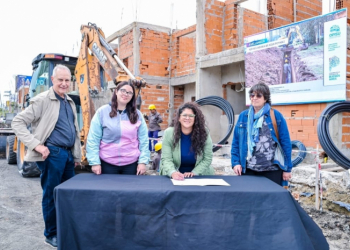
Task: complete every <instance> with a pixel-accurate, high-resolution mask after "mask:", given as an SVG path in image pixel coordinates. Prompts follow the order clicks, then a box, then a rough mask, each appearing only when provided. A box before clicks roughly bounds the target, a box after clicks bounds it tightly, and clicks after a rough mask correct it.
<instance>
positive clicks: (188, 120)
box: [160, 102, 214, 180]
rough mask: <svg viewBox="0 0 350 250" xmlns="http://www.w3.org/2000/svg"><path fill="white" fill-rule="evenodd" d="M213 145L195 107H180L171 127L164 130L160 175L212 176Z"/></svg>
mask: <svg viewBox="0 0 350 250" xmlns="http://www.w3.org/2000/svg"><path fill="white" fill-rule="evenodd" d="M212 158H213V144H212V141H211V138H210V135H209V131H208V129H207V128H206V126H205V119H204V115H203V113H202V111H201V110H200V109H199V106H198V104H196V103H193V102H188V103H185V104H183V105H182V106H180V107H179V108H178V110H177V112H176V116H175V118H174V120H173V122H172V125H171V127H169V128H168V129H166V130H165V132H164V135H163V143H162V158H161V168H160V174H161V175H167V176H169V177H171V178H173V179H175V180H183V179H184V178H185V177H193V176H195V175H213V174H214V169H213V168H212V167H211V165H210V164H211V161H212Z"/></svg>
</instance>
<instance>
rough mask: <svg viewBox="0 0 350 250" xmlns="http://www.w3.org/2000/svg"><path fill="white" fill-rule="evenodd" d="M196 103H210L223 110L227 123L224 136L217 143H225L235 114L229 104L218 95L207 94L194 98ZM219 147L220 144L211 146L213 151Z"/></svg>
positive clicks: (203, 104)
mask: <svg viewBox="0 0 350 250" xmlns="http://www.w3.org/2000/svg"><path fill="white" fill-rule="evenodd" d="M196 103H198V104H199V105H200V106H205V105H212V106H215V107H217V108H219V109H221V110H222V111H224V112H225V114H226V116H227V119H228V124H229V125H228V129H227V132H226V135H225V137H224V138H222V139H221V140H220V141H219V142H218V143H217V144H222V145H223V144H226V142H227V139H228V138H229V137H230V135H231V133H232V130H233V126H234V124H235V114H234V111H233V108H232V106H231V104H230V103H229V102H228V101H226V100H225V99H224V98H222V97H219V96H207V97H204V98H201V99H198V100H196ZM220 148H221V147H220V146H213V152H215V151H217V150H219V149H220Z"/></svg>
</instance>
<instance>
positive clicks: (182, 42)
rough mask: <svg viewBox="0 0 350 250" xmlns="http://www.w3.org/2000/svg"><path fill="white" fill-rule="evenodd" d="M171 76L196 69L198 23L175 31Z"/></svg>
mask: <svg viewBox="0 0 350 250" xmlns="http://www.w3.org/2000/svg"><path fill="white" fill-rule="evenodd" d="M170 49H171V51H170V53H171V77H178V76H184V75H188V74H194V73H195V71H196V25H193V26H190V27H188V28H186V29H183V30H179V31H175V32H174V33H173V34H172V44H171V48H170Z"/></svg>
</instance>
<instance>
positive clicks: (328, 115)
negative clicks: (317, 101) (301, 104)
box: [317, 102, 350, 169]
mask: <svg viewBox="0 0 350 250" xmlns="http://www.w3.org/2000/svg"><path fill="white" fill-rule="evenodd" d="M342 112H350V102H337V103H334V104H332V105H330V106H329V107H327V108H326V109H325V110H324V111H323V112H322V114H321V116H320V118H319V120H318V125H317V134H318V139H319V140H320V143H321V146H322V148H323V150H324V151H325V152H326V153H327V155H328V156H329V157H330V158H331V159H332V160H333V161H334V162H335V163H337V164H338V165H339V166H341V167H343V168H345V169H349V168H350V159H349V158H347V157H346V156H345V155H344V154H343V153H342V152H340V150H339V149H338V148H337V147H336V146H335V145H334V143H333V140H332V137H331V136H330V133H329V121H330V120H331V119H332V117H333V116H334V115H336V114H338V113H342Z"/></svg>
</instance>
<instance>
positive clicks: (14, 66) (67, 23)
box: [0, 0, 196, 102]
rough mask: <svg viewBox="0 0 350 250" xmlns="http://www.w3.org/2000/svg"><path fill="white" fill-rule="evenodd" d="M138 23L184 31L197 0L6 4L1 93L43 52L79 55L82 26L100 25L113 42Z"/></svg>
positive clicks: (0, 16)
mask: <svg viewBox="0 0 350 250" xmlns="http://www.w3.org/2000/svg"><path fill="white" fill-rule="evenodd" d="M172 4H173V8H171V5H172ZM171 9H173V12H172V13H173V14H171ZM171 16H173V20H170V19H171ZM135 20H137V21H140V22H145V23H151V24H156V25H161V26H166V27H170V25H171V23H172V27H173V28H179V29H183V28H186V27H188V26H191V25H193V24H195V23H196V0H97V1H96V0H94V1H93V0H84V1H77V0H60V1H47V0H11V1H3V2H2V4H1V8H0V22H1V34H2V35H1V39H0V45H1V46H0V48H1V53H0V55H1V60H0V79H1V81H0V86H1V88H0V91H1V94H2V95H3V92H4V91H5V90H12V91H14V89H15V82H14V78H13V76H14V75H32V68H31V62H32V60H33V58H34V57H35V56H37V55H38V54H39V53H61V54H67V55H73V56H77V53H78V51H79V47H80V44H79V43H80V37H81V34H80V25H81V24H87V23H88V22H91V23H96V24H97V25H98V26H99V27H100V28H102V30H103V32H104V33H105V35H106V37H108V36H109V35H111V34H112V33H114V32H115V31H118V30H120V29H121V28H123V27H125V26H127V25H128V24H130V23H132V22H133V21H135ZM171 21H172V22H171ZM1 100H2V102H4V101H5V100H6V97H5V98H4V97H2V99H1Z"/></svg>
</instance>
